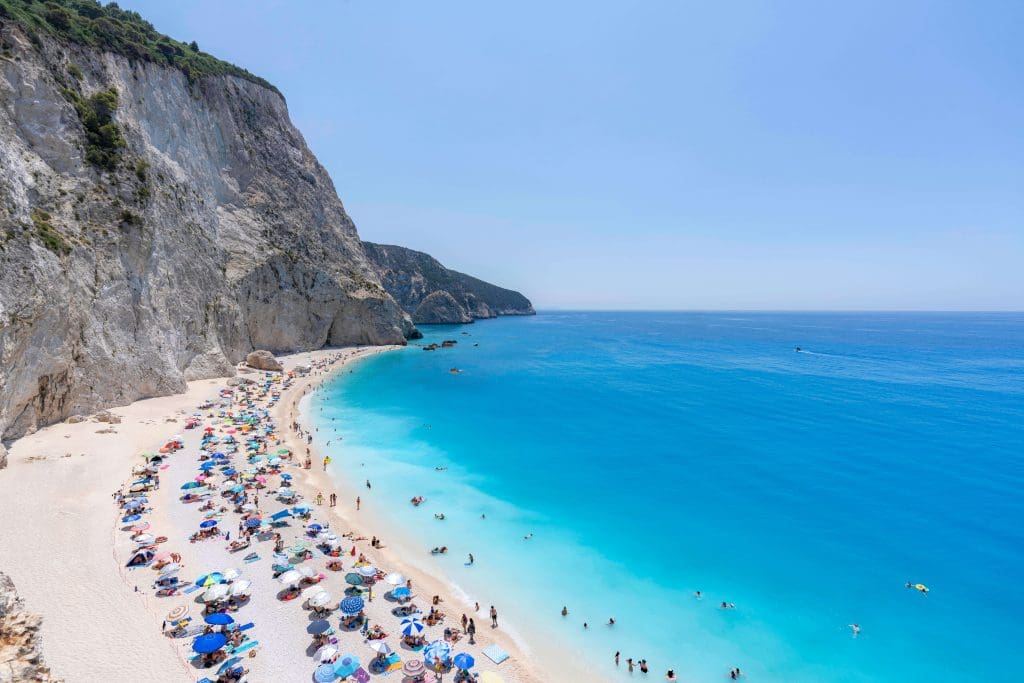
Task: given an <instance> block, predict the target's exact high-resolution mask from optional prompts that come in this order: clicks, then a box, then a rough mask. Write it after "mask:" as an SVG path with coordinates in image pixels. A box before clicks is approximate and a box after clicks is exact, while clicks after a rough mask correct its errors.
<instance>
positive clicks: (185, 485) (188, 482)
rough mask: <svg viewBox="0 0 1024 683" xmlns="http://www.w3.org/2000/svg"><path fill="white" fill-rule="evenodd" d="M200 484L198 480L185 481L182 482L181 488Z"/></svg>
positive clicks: (190, 487)
mask: <svg viewBox="0 0 1024 683" xmlns="http://www.w3.org/2000/svg"><path fill="white" fill-rule="evenodd" d="M200 486H202V484H200V483H199V482H198V481H186V482H185V483H184V484H182V485H181V488H182V489H197V488H199V487H200Z"/></svg>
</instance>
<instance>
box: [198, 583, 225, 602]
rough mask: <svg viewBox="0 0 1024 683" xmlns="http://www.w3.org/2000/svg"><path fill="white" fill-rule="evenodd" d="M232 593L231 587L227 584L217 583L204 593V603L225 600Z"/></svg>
mask: <svg viewBox="0 0 1024 683" xmlns="http://www.w3.org/2000/svg"><path fill="white" fill-rule="evenodd" d="M230 592H231V586H229V585H227V584H226V583H216V584H214V585H212V586H210V587H209V588H207V589H206V592H205V593H203V602H215V601H217V600H223V599H224V598H226V597H227V596H228V593H230Z"/></svg>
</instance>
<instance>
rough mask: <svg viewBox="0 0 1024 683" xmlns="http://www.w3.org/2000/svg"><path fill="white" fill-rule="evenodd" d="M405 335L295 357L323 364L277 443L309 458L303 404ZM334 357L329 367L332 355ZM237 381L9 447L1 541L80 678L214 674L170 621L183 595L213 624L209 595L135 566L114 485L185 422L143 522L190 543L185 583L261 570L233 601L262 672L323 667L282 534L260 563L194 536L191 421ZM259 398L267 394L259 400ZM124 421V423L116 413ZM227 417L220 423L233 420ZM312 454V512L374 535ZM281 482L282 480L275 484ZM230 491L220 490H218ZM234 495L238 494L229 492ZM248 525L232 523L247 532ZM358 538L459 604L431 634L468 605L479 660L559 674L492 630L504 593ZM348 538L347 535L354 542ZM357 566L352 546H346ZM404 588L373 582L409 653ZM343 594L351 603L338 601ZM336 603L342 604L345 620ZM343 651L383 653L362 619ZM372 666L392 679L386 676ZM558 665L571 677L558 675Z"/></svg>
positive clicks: (125, 480) (170, 539)
mask: <svg viewBox="0 0 1024 683" xmlns="http://www.w3.org/2000/svg"><path fill="white" fill-rule="evenodd" d="M392 348H398V347H372V348H362V349H343V350H323V351H316V352H311V353H303V354H295V355H293V356H287V357H283V358H280V359H279V360H281V361H282V362H283V364H284V366H285V370H286V371H288V370H290V369H292V368H294V367H295V366H296V365H313V366H314V369H313V371H312V372H311V373H310V374H309V375H307V376H305V377H298V378H296V379H294V380H292V382H291V384H290V386H289V387H288V388H287V390H285V391H284V392H282V394H281V396H280V398H279V399H278V400H277V401H275V402H274V405H273V406H271V408H270V417H271V419H273V421H274V422H275V423H276V425H277V430H278V431H277V432H276V433H275V437H279V438H280V440H281V443H274V444H272V445H269V446H270V447H272V448H273V449H275V450H277V449H280V448H289V449H290V450H291V451H292V453H293V454H294V456H295V460H297V461H298V462H301V461H302V460H303V459H304V455H305V444H304V443H303V442H301V441H300V440H299V439H298V438H297V435H296V433H295V432H294V431H293V430H292V429H290V428H287V427H289V426H290V425H291V424H292V423H293V422H296V421H298V422H300V423H301V422H303V416H301V414H300V412H299V402H300V401H301V399H302V398H303V397H305V396H307V395H309V392H311V391H313V389H314V388H315V387H316V386H317V385H319V384H320V383H321V382H323V381H324V380H325V379H326V378H327V377H328V374H329V373H330V372H333V371H336V370H338V369H339V368H340V367H342V366H344V365H345V364H346V363H348V362H351V361H353V360H356V359H358V358H360V357H362V356H365V355H368V354H375V353H383V352H386V351H388V350H390V349H392ZM318 365H319V366H320V367H317V366H318ZM241 377H248V378H250V379H253V380H257V381H263V378H265V377H269V375H265V374H264V373H262V372H256V371H251V372H250V373H249V374H246V375H241ZM225 387H226V380H225V379H220V380H202V381H195V382H190V383H189V385H188V389H187V391H186V392H185V393H183V394H178V395H173V396H166V397H160V398H154V399H147V400H143V401H138V402H136V403H133V404H131V405H129V406H125V407H121V408H115V409H112V410H110V411H109V413H110V414H112V415H114V416H116V418H115V422H114V423H111V422H99V421H95V420H94V419H85V420H83V421H81V422H76V423H74V424H69V423H62V424H57V425H52V426H50V427H47V428H45V429H42V430H39V431H38V432H36V433H35V434H32V435H29V436H26V437H25V438H23V439H21V440H19V441H17V442H15V443H14V444H13V445H12V447H11V449H10V463H9V466H8V468H7V469H5V470H2V471H0V488H2V489H3V490H4V491H5V492H6V493H7V495H5V496H4V497H3V498H2V500H0V517H2V518H3V519H4V523H5V533H4V534H3V535H2V536H0V555H2V556H3V557H5V558H17V559H16V561H5V562H4V570H5V571H7V572H8V573H9V574H10V576H11V577H12V579H13V580H14V582H15V584H16V586H17V588H18V590H19V592H20V594H21V596H22V597H23V598H24V599H25V601H26V604H27V607H28V609H29V610H31V611H34V612H36V613H39V614H41V615H42V617H43V628H42V634H43V653H44V656H45V658H46V659H47V662H48V663H49V664H50V666H51V668H52V669H53V672H54V674H55V675H57V676H61V677H64V678H65V679H66V680H67V681H71V682H73V681H91V680H106V681H134V680H139V679H140V678H145V679H146V680H150V681H194V680H196V679H198V678H201V677H202V676H203V675H209V676H211V677H212V676H213V673H214V670H215V669H210V670H200V669H197V668H195V666H194V664H193V663H192V662H190V661H189V659H188V657H189V655H191V654H192V653H191V650H190V647H189V646H190V643H191V641H192V639H191V638H171V637H167V636H165V635H163V634H162V627H163V626H164V625H165V620H166V619H167V614H168V612H169V611H170V610H171V609H172V608H174V607H176V606H178V605H183V606H186V607H188V608H189V610H190V611H191V615H192V616H193V617H198V620H197V621H199V622H201V619H202V616H201V610H202V604H201V603H198V602H197V600H196V595H197V594H198V593H197V594H181V593H180V592H179V593H178V594H177V595H171V596H167V597H156V595H155V594H154V593H155V591H154V588H153V581H154V579H155V578H156V577H157V573H156V572H155V571H152V569H151V568H149V567H140V568H133V569H128V568H126V567H125V564H126V563H127V562H128V560H129V558H130V557H131V555H132V554H133V553H134V550H135V544H133V543H132V541H131V535H132V533H131V532H128V531H126V529H127V527H128V526H130V525H129V524H126V523H125V522H123V521H122V516H124V515H125V512H126V510H122V509H119V508H118V506H117V503H116V502H115V497H114V494H115V492H118V491H122V492H124V491H126V485H128V484H129V483H130V482H131V481H132V480H133V479H135V478H137V477H133V475H132V470H133V468H137V467H139V466H141V465H144V464H145V461H144V460H143V458H142V457H141V455H142V454H144V453H155V452H156V451H157V450H158V449H159V448H160V447H161V446H162V445H163V444H164V443H165V442H167V441H168V440H169V439H171V438H172V436H176V435H178V436H181V445H182V446H183V448H181V449H180V450H178V451H177V452H174V453H173V454H170V455H168V456H167V458H166V460H165V464H164V466H162V467H161V469H160V470H159V474H158V476H159V488H156V489H154V490H152V491H148V492H147V493H146V495H147V497H148V501H149V502H148V507H149V508H151V509H150V510H149V511H148V512H147V513H146V514H144V515H143V518H142V520H140V521H139V522H137V523H142V522H147V523H148V529H147V531H148V532H149V533H152V534H154V535H156V536H159V537H166V538H167V540H166V541H165V542H164V543H161V544H159V546H158V547H157V548H156V550H157V551H158V552H173V553H177V554H179V555H180V564H181V569H180V576H181V579H182V582H183V583H182V585H187V583H188V582H190V581H192V580H193V579H195V578H196V577H198V576H199V575H201V574H206V573H208V572H213V571H224V570H226V569H229V568H234V569H238V570H240V572H241V576H242V578H244V579H245V580H248V581H250V582H251V584H252V585H251V595H252V597H251V599H250V600H248V601H247V603H246V604H244V606H242V607H241V608H240V609H239V610H238V612H237V613H236V614H235V615H234V616H235V617H236V618H237V620H238V621H239V623H246V622H249V623H252V624H253V626H252V628H251V629H249V630H248V631H247V632H246V640H247V642H248V641H250V640H251V641H255V642H256V643H257V644H256V645H253V646H251V647H250V649H249V650H248V651H249V652H255V653H256V654H255V656H251V657H244V658H243V663H244V667H245V668H247V669H249V674H248V678H247V680H249V681H252V682H256V681H296V682H299V681H303V682H304V681H308V680H310V677H311V675H312V673H313V670H314V669H315V668H316V662H314V660H313V658H312V655H313V654H314V652H315V651H316V648H315V647H314V646H313V645H312V636H311V635H310V633H308V632H307V627H309V624H310V622H311V617H310V612H309V611H308V610H307V609H305V608H304V606H301V605H300V604H297V603H302V602H303V600H301V599H299V600H292V601H282V600H279V599H278V597H277V596H278V593H279V591H281V589H282V586H281V584H280V583H279V582H278V581H277V580H276V579H275V578H274V577H273V576H272V573H271V568H270V563H271V560H270V556H271V555H272V551H273V547H272V546H273V542H271V541H266V540H264V541H254V542H253V543H252V546H251V548H249V550H251V551H256V552H257V553H258V555H259V556H260V559H259V560H258V561H255V562H252V563H245V562H243V561H242V556H243V555H245V553H244V552H239V553H237V554H231V553H229V552H228V550H227V549H226V541H225V539H223V538H221V537H219V536H218V537H216V538H213V539H210V540H205V541H200V542H196V543H189V542H188V540H187V539H188V537H189V535H190V534H192V533H193V532H195V531H196V529H197V525H198V523H199V522H200V521H202V520H203V518H204V517H203V515H201V514H200V513H199V512H198V510H197V507H198V506H197V505H195V504H183V503H182V502H181V501H180V500H179V497H180V496H181V494H182V493H183V490H182V488H181V487H182V486H183V485H186V484H187V483H188V482H190V481H193V479H194V478H195V477H196V475H197V473H198V471H199V470H198V469H197V468H198V465H199V460H198V458H197V456H198V454H199V450H198V449H199V444H200V439H201V438H202V434H203V429H198V428H194V429H187V430H186V429H185V421H186V419H187V418H188V416H190V415H193V414H194V413H202V414H203V415H206V413H207V411H197V407H198V406H199V405H200V404H201V403H203V402H204V401H206V400H208V399H213V400H214V401H217V400H218V392H219V391H221V390H222V389H225ZM257 405H258V401H257ZM118 419H119V421H117V420H118ZM222 431H224V430H223V427H221V426H218V427H217V433H221V432H222ZM311 458H312V460H313V467H312V468H311V469H303V468H302V467H300V466H299V465H298V464H294V463H292V464H287V463H286V464H285V465H284V466H283V467H282V472H283V473H288V474H290V475H291V476H292V479H291V483H292V488H293V490H294V491H295V492H296V493H298V494H299V496H300V500H301V501H302V502H304V503H307V504H309V505H311V506H313V508H314V510H313V514H312V517H313V520H315V521H317V522H319V523H321V524H327V525H329V528H330V529H331V530H332V531H335V532H337V534H338V535H339V536H341V535H342V533H343V532H344V533H346V534H350V537H354V538H363V537H365V538H367V539H369V538H371V537H373V536H374V535H375V534H374V520H373V517H372V516H371V515H370V514H366V515H363V514H361V513H356V511H355V510H354V507H353V505H352V504H351V503H352V501H351V500H346V499H343V498H341V497H339V502H338V506H337V507H335V508H329V507H328V506H327V504H326V502H325V503H324V504H323V505H322V506H320V505H316V503H315V500H316V497H317V493H318V492H322V493H323V495H324V496H325V497H327V496H329V494H330V492H331V491H333V490H335V487H334V484H333V482H332V481H331V480H330V478H329V477H328V476H327V474H326V473H325V472H324V468H323V466H322V464H321V459H320V457H319V454H318V453H315V452H313V453H311ZM267 486H268V487H269V488H270V489H271V490H272V489H273V488H274V485H273V484H268V485H267ZM261 493H262V494H263V495H262V496H261V504H260V506H259V507H260V509H261V511H262V512H264V513H265V514H267V513H272V512H275V511H277V510H279V509H283V508H286V507H287V506H286V505H284V504H283V503H278V502H276V501H274V502H271V499H270V496H269V495H268V494H266V493H264V492H261ZM213 498H214V500H215V502H216V504H217V505H218V506H219V505H220V504H221V501H220V496H219V495H216V494H215V495H214V496H213ZM228 507H230V506H228ZM219 518H220V520H221V523H222V526H221V527H218V529H223V530H225V531H228V532H234V531H235V528H234V527H235V524H236V522H237V518H236V517H235V516H233V515H231V514H230V513H228V514H224V515H221V516H220V517H219ZM288 522H289V524H288V526H287V527H284V528H282V529H280V530H279V531H280V532H281V533H282V535H283V537H284V539H283V541H284V543H285V544H286V545H287V544H288V543H291V542H293V541H297V540H298V539H300V538H304V537H305V529H304V525H303V524H302V523H301V522H300V521H298V520H297V519H291V520H288ZM236 538H237V535H236V534H233V540H234V539H236ZM354 545H355V546H356V548H357V552H358V553H360V554H364V553H365V555H366V557H367V559H368V560H369V561H370V562H372V563H373V564H374V565H375V566H376V567H378V568H380V570H381V571H382V572H385V571H386V572H400V573H402V574H404V575H405V576H406V577H407V578H408V579H409V580H410V581H411V585H412V589H413V590H412V592H413V602H414V603H417V604H418V605H419V606H420V607H421V608H422V609H423V611H424V612H425V611H426V610H427V609H428V607H429V606H430V604H431V596H435V595H436V596H439V598H440V600H439V602H438V608H437V609H439V610H443V611H445V612H447V620H446V621H445V622H444V625H443V626H436V627H430V628H429V629H428V630H427V633H426V634H425V636H426V637H427V640H428V641H429V640H434V639H440V638H441V635H442V634H441V631H442V630H443V628H444V626H453V627H456V630H458V629H457V627H458V625H459V624H458V621H459V617H460V616H461V614H462V613H463V612H465V611H468V612H469V614H470V616H472V617H474V618H475V620H476V622H477V623H478V629H479V630H478V632H477V634H476V640H477V644H476V645H469V644H468V643H467V640H466V638H463V639H462V640H461V641H460V642H459V643H458V644H457V645H455V648H454V650H453V652H466V653H469V654H471V655H472V657H473V658H474V659H475V660H476V664H477V668H478V669H481V670H491V671H496V672H498V673H500V675H501V677H502V678H503V679H504V680H505V681H509V682H510V683H528V682H532V681H543V680H552V678H551V677H550V675H545V674H544V673H543V672H542V671H540V670H539V667H538V666H537V663H536V661H537V660H536V659H535V658H534V657H533V656H532V653H527V652H524V651H523V650H522V648H521V647H520V643H518V642H516V640H514V639H513V638H511V637H509V636H508V635H506V634H505V633H504V632H503V630H502V629H501V628H498V629H491V628H490V623H489V619H488V617H487V609H488V606H489V604H490V603H488V604H482V605H481V611H480V612H479V613H473V612H472V609H471V608H470V609H468V610H467V609H466V606H465V605H464V604H461V603H460V602H459V601H458V600H457V598H456V597H455V596H453V595H451V594H450V591H449V590H448V589H447V587H448V582H447V581H446V580H445V577H443V576H439V575H430V574H427V573H426V572H424V571H422V569H421V568H420V567H418V566H416V564H415V563H413V562H405V561H403V558H402V557H401V556H400V555H399V553H398V551H397V549H393V548H390V547H384V548H383V549H376V548H371V547H370V542H369V541H368V540H360V541H356V542H354ZM347 548H348V542H346V549H347ZM327 559H328V558H325V557H324V556H322V555H315V556H314V559H310V560H308V561H307V562H305V563H303V564H306V565H312V566H314V568H315V571H316V572H319V573H322V574H323V575H324V576H325V578H324V579H323V581H322V582H321V584H320V585H322V586H323V587H324V588H325V590H326V591H328V592H329V593H330V594H331V595H332V596H333V599H334V600H335V601H337V600H338V599H340V598H341V597H343V594H344V589H345V588H346V587H347V586H346V585H345V583H344V581H343V577H344V575H345V572H331V571H324V566H323V565H324V564H325V562H326V561H327ZM340 559H341V560H342V561H343V562H344V564H345V566H346V567H351V566H352V565H351V563H352V559H353V558H350V557H347V556H344V555H343V556H342V557H341V558H340ZM387 588H389V586H383V585H382V586H381V587H379V588H378V589H377V590H375V591H374V593H376V594H375V595H374V598H376V599H374V600H372V601H368V602H366V604H365V614H366V616H367V617H368V619H369V622H370V623H379V624H381V625H382V626H383V627H384V628H385V629H386V630H387V631H389V636H392V637H389V639H388V642H389V643H391V644H392V645H395V649H396V651H398V652H399V653H400V654H401V655H402V656H403V659H405V658H406V657H407V656H415V655H414V654H413V653H411V652H406V651H402V650H400V649H399V648H398V647H397V639H396V638H394V637H393V636H394V634H396V633H397V631H396V629H397V627H398V625H399V620H398V618H397V617H395V616H394V615H392V614H391V613H390V610H391V609H392V608H394V607H395V603H394V602H391V601H389V600H385V599H384V595H383V593H384V592H385V590H386V589H387ZM499 596H500V587H495V591H494V595H492V596H488V599H491V600H494V601H495V602H496V604H498V605H499V607H500V601H499ZM335 605H336V602H335ZM336 616H337V615H336V614H335V615H333V616H332V617H331V621H332V622H337V619H336ZM337 639H338V643H337V644H336V645H337V647H338V648H339V650H340V653H339V654H347V653H352V654H354V655H356V656H357V657H358V658H359V659H360V660H361V661H363V662H368V661H369V660H370V659H371V658H372V656H373V655H374V653H373V651H371V650H370V649H369V648H368V647H367V645H366V642H365V639H364V638H363V636H361V635H360V633H359V632H358V631H353V632H344V631H341V630H339V631H338V632H337ZM492 644H497V645H499V646H500V647H501V648H502V649H503V650H504V651H506V652H507V653H508V654H509V655H510V656H509V659H508V660H506V661H505V662H504V663H502V664H500V666H499V665H495V664H492V663H491V662H490V660H489V659H488V658H487V657H486V656H484V655H483V654H482V649H483V648H484V647H486V646H488V645H492ZM372 678H377V677H376V676H373V677H372ZM556 678H560V676H559V677H556Z"/></svg>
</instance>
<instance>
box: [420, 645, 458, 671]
mask: <svg viewBox="0 0 1024 683" xmlns="http://www.w3.org/2000/svg"><path fill="white" fill-rule="evenodd" d="M451 656H452V646H451V645H450V644H449V643H446V642H445V641H443V640H435V641H434V642H432V643H430V644H429V645H427V646H426V647H425V648H423V661H424V662H426V663H427V665H432V664H433V663H434V662H436V661H438V660H440V661H441V662H442V663H447V662H448V660H450V659H451Z"/></svg>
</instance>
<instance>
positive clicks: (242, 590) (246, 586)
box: [231, 579, 252, 597]
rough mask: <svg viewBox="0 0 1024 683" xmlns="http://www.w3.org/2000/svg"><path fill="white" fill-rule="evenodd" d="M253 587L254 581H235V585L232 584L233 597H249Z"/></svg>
mask: <svg viewBox="0 0 1024 683" xmlns="http://www.w3.org/2000/svg"><path fill="white" fill-rule="evenodd" d="M251 586H252V581H249V580H248V579H242V580H241V581H235V582H234V583H233V584H231V595H233V596H235V597H238V596H240V595H248V594H249V590H250V588H251Z"/></svg>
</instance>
